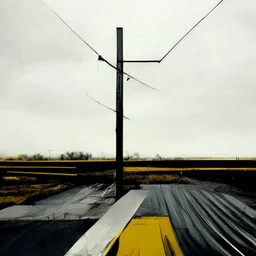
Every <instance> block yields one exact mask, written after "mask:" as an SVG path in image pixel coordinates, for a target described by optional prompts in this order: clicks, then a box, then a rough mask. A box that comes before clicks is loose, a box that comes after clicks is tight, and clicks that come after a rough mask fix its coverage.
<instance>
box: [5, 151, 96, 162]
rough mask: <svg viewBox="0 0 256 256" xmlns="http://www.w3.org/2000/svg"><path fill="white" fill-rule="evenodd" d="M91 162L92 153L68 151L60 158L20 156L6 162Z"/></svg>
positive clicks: (37, 154) (39, 155) (35, 155)
mask: <svg viewBox="0 0 256 256" xmlns="http://www.w3.org/2000/svg"><path fill="white" fill-rule="evenodd" d="M50 159H52V160H57V159H59V160H90V159H92V153H84V152H83V151H68V152H66V153H64V154H61V155H60V156H59V157H51V158H49V157H45V156H44V155H42V154H41V153H36V154H34V155H28V154H20V155H19V156H17V157H7V158H6V160H20V161H43V160H50Z"/></svg>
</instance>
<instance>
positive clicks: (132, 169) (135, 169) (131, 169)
mask: <svg viewBox="0 0 256 256" xmlns="http://www.w3.org/2000/svg"><path fill="white" fill-rule="evenodd" d="M124 170H125V171H126V172H150V171H170V172H171V171H181V172H183V171H204V170H206V171H239V170H243V171H256V168H162V167H161V168H159V167H125V168H124Z"/></svg>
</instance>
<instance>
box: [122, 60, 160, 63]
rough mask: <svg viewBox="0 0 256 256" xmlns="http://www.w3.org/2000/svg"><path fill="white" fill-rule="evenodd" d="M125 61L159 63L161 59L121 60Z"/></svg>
mask: <svg viewBox="0 0 256 256" xmlns="http://www.w3.org/2000/svg"><path fill="white" fill-rule="evenodd" d="M123 62H125V63H160V62H161V60H123Z"/></svg>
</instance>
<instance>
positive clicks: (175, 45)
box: [159, 0, 224, 63]
mask: <svg viewBox="0 0 256 256" xmlns="http://www.w3.org/2000/svg"><path fill="white" fill-rule="evenodd" d="M223 1H224V0H221V1H220V2H218V3H217V4H216V5H215V6H214V7H213V8H212V9H211V10H210V11H209V12H208V13H207V14H206V15H205V16H204V17H203V18H202V19H201V20H199V21H198V22H197V23H196V24H195V25H194V26H193V27H192V28H191V29H190V30H189V31H188V32H187V33H186V34H185V35H184V36H183V37H181V38H180V39H179V40H178V41H177V43H175V44H174V45H173V47H172V48H171V49H170V50H169V51H168V52H167V53H166V54H165V55H164V56H163V57H162V58H161V59H160V60H159V62H160V63H161V62H162V61H163V60H164V59H165V58H166V57H167V56H168V55H169V54H170V52H172V51H173V50H174V49H175V48H176V47H177V46H178V45H179V44H180V42H181V41H182V40H183V39H184V38H185V37H186V36H188V34H190V33H191V32H192V31H193V30H194V29H195V28H196V27H197V26H198V25H199V24H200V23H201V22H202V21H203V20H204V19H206V18H207V17H208V16H209V15H210V14H211V13H212V12H213V11H214V10H215V9H217V7H218V6H219V5H220V4H221V3H222V2H223Z"/></svg>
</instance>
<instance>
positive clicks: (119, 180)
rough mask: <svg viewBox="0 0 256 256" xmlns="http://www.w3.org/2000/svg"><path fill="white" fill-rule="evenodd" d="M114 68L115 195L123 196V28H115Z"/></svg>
mask: <svg viewBox="0 0 256 256" xmlns="http://www.w3.org/2000/svg"><path fill="white" fill-rule="evenodd" d="M116 32H117V69H116V197H117V199H119V198H121V197H122V196H123V169H124V165H123V115H124V113H123V112H124V108H123V95H124V91H123V83H124V82H123V28H117V30H116Z"/></svg>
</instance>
